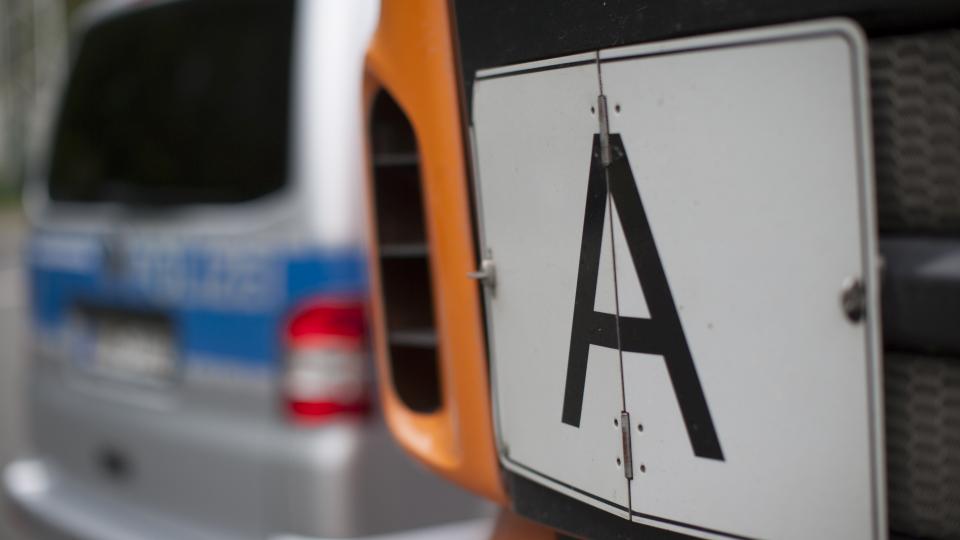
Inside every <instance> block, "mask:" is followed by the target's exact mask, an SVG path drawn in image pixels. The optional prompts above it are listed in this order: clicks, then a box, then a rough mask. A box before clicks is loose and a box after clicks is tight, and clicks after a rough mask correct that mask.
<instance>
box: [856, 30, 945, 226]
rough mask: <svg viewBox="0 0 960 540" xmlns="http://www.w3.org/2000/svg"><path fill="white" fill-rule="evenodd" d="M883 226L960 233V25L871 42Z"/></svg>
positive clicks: (878, 185)
mask: <svg viewBox="0 0 960 540" xmlns="http://www.w3.org/2000/svg"><path fill="white" fill-rule="evenodd" d="M870 72H871V74H870V80H871V92H872V99H873V130H874V152H875V157H876V173H877V202H878V207H879V208H878V210H879V219H880V230H881V231H882V232H888V233H937V234H944V233H957V232H960V31H948V32H934V33H926V34H915V35H910V36H898V37H891V38H880V39H874V40H871V41H870Z"/></svg>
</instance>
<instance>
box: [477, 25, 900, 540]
mask: <svg viewBox="0 0 960 540" xmlns="http://www.w3.org/2000/svg"><path fill="white" fill-rule="evenodd" d="M865 47H866V46H865V44H864V40H863V38H862V36H861V34H860V32H859V30H858V29H857V28H856V27H855V26H854V25H853V24H852V23H849V22H846V21H842V20H831V21H823V22H818V23H814V24H801V25H788V26H781V27H773V28H767V29H760V30H751V31H743V32H731V33H725V34H718V35H715V36H707V37H702V38H693V39H686V40H677V41H671V42H664V43H656V44H649V45H641V46H631V47H625V48H619V49H611V50H604V51H597V52H594V53H587V54H582V55H577V56H571V57H564V58H559V59H554V60H547V61H542V62H536V63H530V64H523V65H519V66H509V67H505V68H497V69H492V70H485V71H482V72H479V73H478V74H477V80H476V83H475V87H474V92H475V93H474V100H473V104H474V110H473V124H474V125H473V129H474V137H475V145H476V154H477V155H476V158H477V168H478V174H477V194H478V202H479V204H480V221H481V228H482V237H483V244H484V245H483V249H484V252H485V253H488V254H489V257H490V258H491V260H492V261H493V263H494V265H495V267H496V274H497V280H496V284H495V288H488V289H487V293H486V294H487V296H486V300H487V307H488V319H489V335H490V351H491V366H492V371H493V380H494V401H495V404H496V408H497V428H498V438H499V441H498V442H499V444H500V447H501V449H502V450H501V460H502V463H503V466H504V467H506V468H507V469H509V470H511V471H512V472H514V473H516V474H519V475H522V476H524V477H526V478H529V479H531V480H533V481H535V482H538V483H540V484H542V485H545V486H547V487H549V488H552V489H554V490H557V491H560V492H562V493H564V494H566V495H568V496H570V497H573V498H576V499H578V500H580V501H582V502H585V503H588V504H591V505H593V506H596V507H599V508H601V509H604V510H606V511H608V512H610V513H612V514H615V515H617V516H620V517H622V518H624V519H629V520H632V521H635V522H637V523H642V524H644V525H647V526H654V527H659V528H665V529H671V530H674V531H678V532H682V533H685V534H688V535H691V536H697V537H708V538H713V537H716V538H796V539H806V538H837V539H856V538H864V539H866V538H879V537H883V536H885V517H884V502H883V501H884V479H883V459H882V458H883V455H882V438H881V437H882V435H881V430H880V428H879V427H880V426H881V425H882V424H881V420H882V419H881V410H882V407H881V403H880V400H881V398H880V396H879V395H878V394H879V390H878V388H879V386H878V379H879V345H878V339H879V327H878V317H877V316H878V313H879V306H878V303H877V290H876V288H877V277H876V261H875V252H876V247H875V243H876V239H875V232H874V231H875V226H874V215H873V214H874V210H873V204H874V203H873V187H872V186H873V184H872V169H871V165H870V163H871V156H870V151H869V140H870V132H869V124H868V122H867V117H868V116H867V105H868V104H867V102H866V101H867V97H866V96H867V94H866V82H865V78H866V73H865V70H866V69H867V68H866V62H865V59H864V55H865Z"/></svg>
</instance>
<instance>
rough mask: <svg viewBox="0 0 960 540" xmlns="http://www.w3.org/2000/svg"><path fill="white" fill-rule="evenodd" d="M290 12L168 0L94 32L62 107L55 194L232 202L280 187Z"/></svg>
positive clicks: (146, 201)
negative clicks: (170, 0) (168, 0)
mask: <svg viewBox="0 0 960 540" xmlns="http://www.w3.org/2000/svg"><path fill="white" fill-rule="evenodd" d="M293 9H294V8H293V1H292V0H284V1H278V0H262V1H251V0H198V1H175V2H165V3H162V4H160V5H157V6H153V7H146V8H140V9H137V10H135V11H133V12H131V13H128V14H123V15H118V16H115V17H111V18H109V19H106V20H104V21H103V22H101V23H98V24H97V25H96V26H94V27H93V28H92V29H91V30H90V31H89V32H88V33H87V34H86V36H85V37H84V38H83V40H82V43H81V47H80V50H79V54H78V55H77V57H76V60H75V64H74V68H73V71H72V74H71V78H70V81H69V83H68V86H67V92H66V95H65V99H64V102H63V107H62V110H61V116H60V119H59V125H58V129H57V134H56V138H55V140H54V147H53V156H52V157H53V159H52V163H51V168H50V171H49V184H48V185H49V190H50V197H51V199H53V200H55V201H71V202H97V201H112V202H121V203H129V204H136V205H171V204H189V203H231V202H242V201H248V200H251V199H255V198H258V197H261V196H264V195H266V194H268V193H272V192H275V191H277V190H278V189H280V188H281V187H282V186H283V185H284V184H285V182H286V177H287V158H288V155H287V154H288V152H287V138H288V131H289V130H288V123H289V110H288V109H289V102H290V96H289V94H290V57H291V49H292V45H291V43H292V28H293Z"/></svg>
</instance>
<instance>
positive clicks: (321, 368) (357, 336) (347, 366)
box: [281, 299, 370, 424]
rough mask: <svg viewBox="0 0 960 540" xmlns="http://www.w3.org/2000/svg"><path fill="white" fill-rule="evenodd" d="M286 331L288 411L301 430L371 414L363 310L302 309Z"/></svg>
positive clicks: (337, 305)
mask: <svg viewBox="0 0 960 540" xmlns="http://www.w3.org/2000/svg"><path fill="white" fill-rule="evenodd" d="M285 331H286V336H285V338H286V364H285V366H284V373H283V378H282V382H281V384H282V394H283V400H284V407H285V409H286V413H287V415H288V417H289V418H290V419H291V420H292V421H293V422H295V423H298V424H317V423H322V422H325V421H327V420H330V419H332V418H334V417H342V416H366V415H368V414H369V412H370V392H369V380H368V365H367V356H368V349H367V340H366V318H365V313H364V305H363V303H362V302H359V301H352V300H328V299H323V300H318V301H314V302H311V303H310V304H308V305H306V306H303V307H301V308H300V309H298V310H297V311H296V312H295V313H294V314H293V316H292V317H291V318H290V319H289V322H288V324H287V327H286V329H285Z"/></svg>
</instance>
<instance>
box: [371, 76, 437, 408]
mask: <svg viewBox="0 0 960 540" xmlns="http://www.w3.org/2000/svg"><path fill="white" fill-rule="evenodd" d="M371 138H372V140H371V146H372V150H373V156H372V159H373V178H372V186H373V197H374V207H375V209H376V235H377V253H378V261H377V264H379V268H380V285H381V288H382V291H383V295H382V296H383V298H382V301H383V304H384V305H383V313H384V315H385V317H386V321H385V323H386V331H387V344H388V353H389V355H390V377H391V381H392V383H393V387H394V389H395V390H396V392H397V395H398V396H399V397H400V399H401V400H403V402H404V404H405V405H406V406H407V407H409V408H410V409H412V410H415V411H419V412H431V411H434V410H436V409H437V408H439V406H440V399H441V395H440V372H439V364H438V362H437V333H436V325H435V323H434V310H433V293H432V289H431V284H432V280H431V276H430V258H429V250H428V247H427V233H426V226H425V222H424V212H423V205H424V201H423V190H422V188H421V177H420V160H419V154H418V153H417V141H416V137H415V136H414V133H413V128H412V127H411V125H410V122H409V121H408V120H407V118H406V116H405V115H404V113H403V111H402V110H400V107H399V106H398V105H397V104H396V102H394V101H393V100H392V99H391V98H390V96H388V95H387V94H386V93H384V92H381V93H380V94H379V95H378V96H377V98H376V101H375V102H374V106H373V114H372V118H371Z"/></svg>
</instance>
